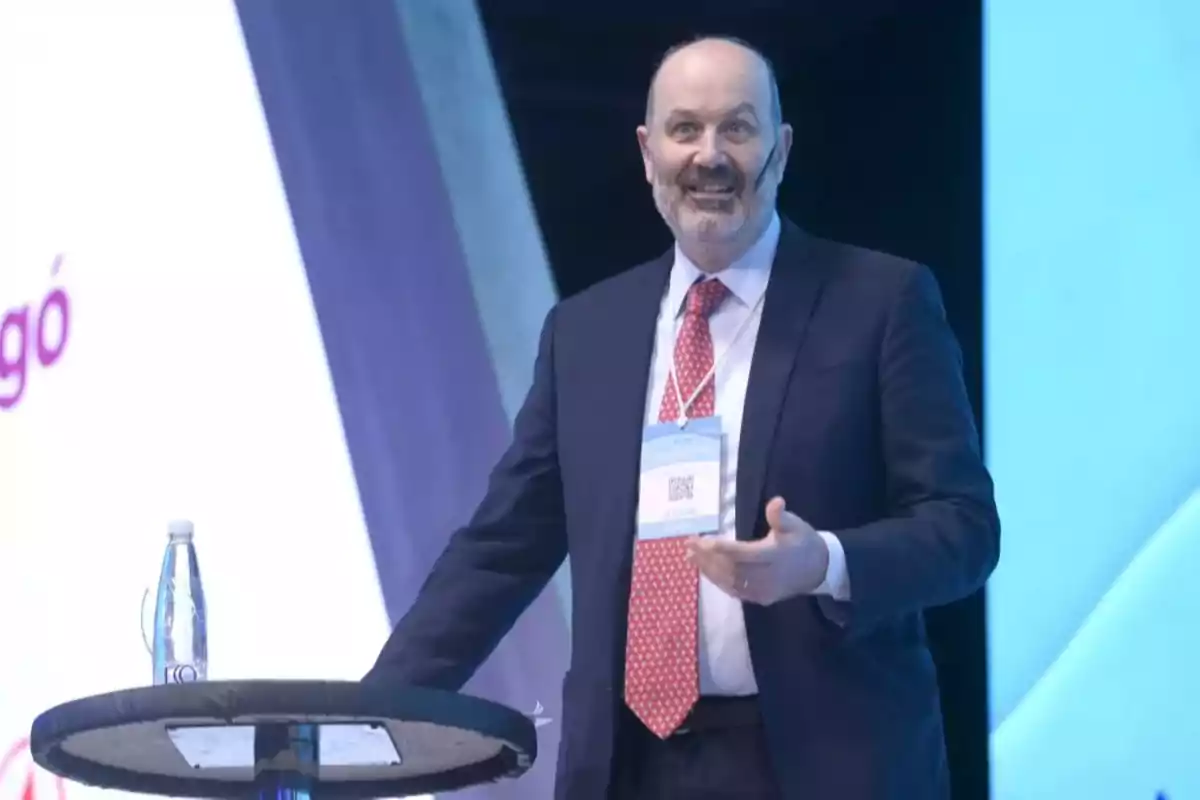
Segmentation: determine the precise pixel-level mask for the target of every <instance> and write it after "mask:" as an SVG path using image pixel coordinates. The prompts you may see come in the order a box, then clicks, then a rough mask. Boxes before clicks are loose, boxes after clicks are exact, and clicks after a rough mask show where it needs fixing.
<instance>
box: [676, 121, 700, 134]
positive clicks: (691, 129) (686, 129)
mask: <svg viewBox="0 0 1200 800" xmlns="http://www.w3.org/2000/svg"><path fill="white" fill-rule="evenodd" d="M675 132H676V133H678V134H681V135H683V136H691V135H692V134H693V133H695V132H696V123H694V122H680V123H677V124H676V125H675Z"/></svg>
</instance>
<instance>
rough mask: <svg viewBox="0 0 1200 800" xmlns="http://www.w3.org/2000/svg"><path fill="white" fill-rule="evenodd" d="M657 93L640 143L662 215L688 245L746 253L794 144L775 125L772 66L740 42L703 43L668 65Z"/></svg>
mask: <svg viewBox="0 0 1200 800" xmlns="http://www.w3.org/2000/svg"><path fill="white" fill-rule="evenodd" d="M651 91H652V93H653V94H652V102H651V104H650V105H651V108H652V112H651V115H650V116H651V118H650V119H648V120H647V124H646V125H644V126H642V127H640V128H638V142H639V144H640V145H641V150H642V160H643V162H644V165H645V168H646V180H647V181H648V182H649V183H650V185H651V187H653V191H654V203H655V205H656V206H657V207H658V211H659V213H660V214H662V216H663V219H664V220H665V221H666V223H667V225H668V226H669V227H670V228H671V231H672V232H673V233H674V234H675V237H676V238H677V239H679V240H680V241H681V242H682V243H684V244H685V245H686V244H691V245H694V246H697V247H711V246H716V247H736V246H737V245H739V244H740V245H742V246H748V245H749V243H750V242H749V241H746V240H747V239H748V238H753V237H755V236H757V235H758V234H759V233H761V231H762V229H763V228H764V227H765V226H766V221H767V218H768V217H769V215H770V213H771V210H772V209H773V208H774V206H775V196H776V191H777V189H778V185H779V180H780V178H781V177H782V175H783V167H784V165H785V164H786V161H787V153H788V149H789V148H790V146H791V129H790V128H789V127H788V126H786V125H779V126H776V123H775V120H774V119H773V118H772V116H773V115H772V102H771V99H772V98H771V84H770V77H769V74H768V72H767V69H766V66H765V65H764V64H763V63H762V62H761V61H760V60H759V59H758V57H757V56H755V55H754V54H753V53H751V52H750V51H748V50H745V49H744V48H742V47H740V46H738V45H736V44H733V43H729V42H724V41H719V40H714V41H704V42H698V43H696V44H694V45H691V46H689V47H687V48H685V49H683V50H680V51H679V52H677V53H675V54H674V55H672V56H671V57H670V58H669V59H667V61H666V62H665V63H664V64H663V65H662V68H661V70H660V71H659V73H658V76H657V79H656V80H655V83H654V86H653V87H652V89H651ZM768 159H769V160H770V163H768ZM764 170H765V171H764ZM760 176H761V177H760ZM756 184H757V185H756Z"/></svg>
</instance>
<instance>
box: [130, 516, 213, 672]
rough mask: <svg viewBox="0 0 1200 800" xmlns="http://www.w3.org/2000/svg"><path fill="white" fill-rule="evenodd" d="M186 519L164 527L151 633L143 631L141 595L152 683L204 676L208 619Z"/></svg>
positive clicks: (190, 528)
mask: <svg viewBox="0 0 1200 800" xmlns="http://www.w3.org/2000/svg"><path fill="white" fill-rule="evenodd" d="M193 534H194V529H193V527H192V523H191V522H188V521H187V520H178V521H175V522H172V523H171V524H170V526H169V527H168V541H167V550H166V552H165V553H164V554H163V560H162V571H161V572H160V573H159V577H158V591H157V593H156V595H155V602H154V623H153V626H152V633H151V635H150V636H149V637H147V635H146V625H145V621H144V620H145V604H146V602H145V601H146V599H147V598H148V596H149V594H150V590H149V589H147V590H146V594H145V595H143V597H142V610H143V623H142V640H143V642H144V643H145V645H146V649H147V650H148V651H149V652H150V657H151V660H152V661H153V663H154V684H155V685H156V686H157V685H159V684H166V683H191V682H193V681H203V680H207V679H208V625H207V618H208V615H207V613H206V609H205V605H204V588H203V587H202V586H201V584H200V565H199V563H198V562H197V560H196V547H195V545H194V544H193V542H192V537H193Z"/></svg>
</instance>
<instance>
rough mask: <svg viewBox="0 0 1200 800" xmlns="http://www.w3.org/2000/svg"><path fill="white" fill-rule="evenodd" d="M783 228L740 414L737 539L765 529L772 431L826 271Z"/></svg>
mask: <svg viewBox="0 0 1200 800" xmlns="http://www.w3.org/2000/svg"><path fill="white" fill-rule="evenodd" d="M782 222H783V230H782V231H781V232H780V236H779V245H778V247H777V248H776V251H775V261H774V263H773V265H772V267H771V280H770V283H769V284H768V285H767V294H766V298H765V299H764V301H763V312H762V322H761V323H760V324H759V330H758V339H757V340H756V342H755V346H754V357H753V359H752V361H751V364H750V383H749V386H748V387H747V389H746V401H745V407H744V409H743V412H742V436H741V444H740V446H739V447H738V471H737V474H738V478H737V501H736V502H737V538H739V539H754V538H758V537H759V536H761V535H762V533H763V532H764V529H765V521H764V518H763V505H764V503H765V502H766V500H767V498H766V497H765V496H764V487H765V483H766V477H767V464H768V463H769V461H770V455H771V446H772V443H773V442H774V440H775V429H776V426H777V425H778V422H779V415H780V413H781V411H782V408H783V401H784V395H785V394H786V393H787V387H788V383H789V382H790V380H791V376H792V369H793V367H794V365H795V362H796V355H797V353H798V352H799V350H800V346H801V344H802V343H803V342H804V336H805V333H806V332H807V330H808V322H809V319H810V318H811V317H812V313H813V310H814V309H815V308H816V304H817V300H818V298H819V296H820V292H821V286H822V284H823V282H824V276H825V269H824V267H825V265H823V264H821V263H819V262H818V261H816V260H815V259H812V258H811V254H812V250H813V248H812V246H811V240H810V239H809V237H808V234H806V233H805V232H804V231H802V230H801V229H800V228H798V227H797V226H796V225H794V224H793V223H791V222H789V221H788V220H786V219H784V220H782Z"/></svg>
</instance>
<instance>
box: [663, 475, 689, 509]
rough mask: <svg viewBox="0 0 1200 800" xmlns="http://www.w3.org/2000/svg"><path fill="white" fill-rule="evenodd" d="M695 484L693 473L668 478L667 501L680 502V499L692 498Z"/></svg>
mask: <svg viewBox="0 0 1200 800" xmlns="http://www.w3.org/2000/svg"><path fill="white" fill-rule="evenodd" d="M694 486H695V478H694V476H692V475H688V476H686V477H676V478H669V479H668V480H667V501H668V502H670V503H678V502H679V501H680V500H691V499H692V490H693V488H694Z"/></svg>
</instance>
